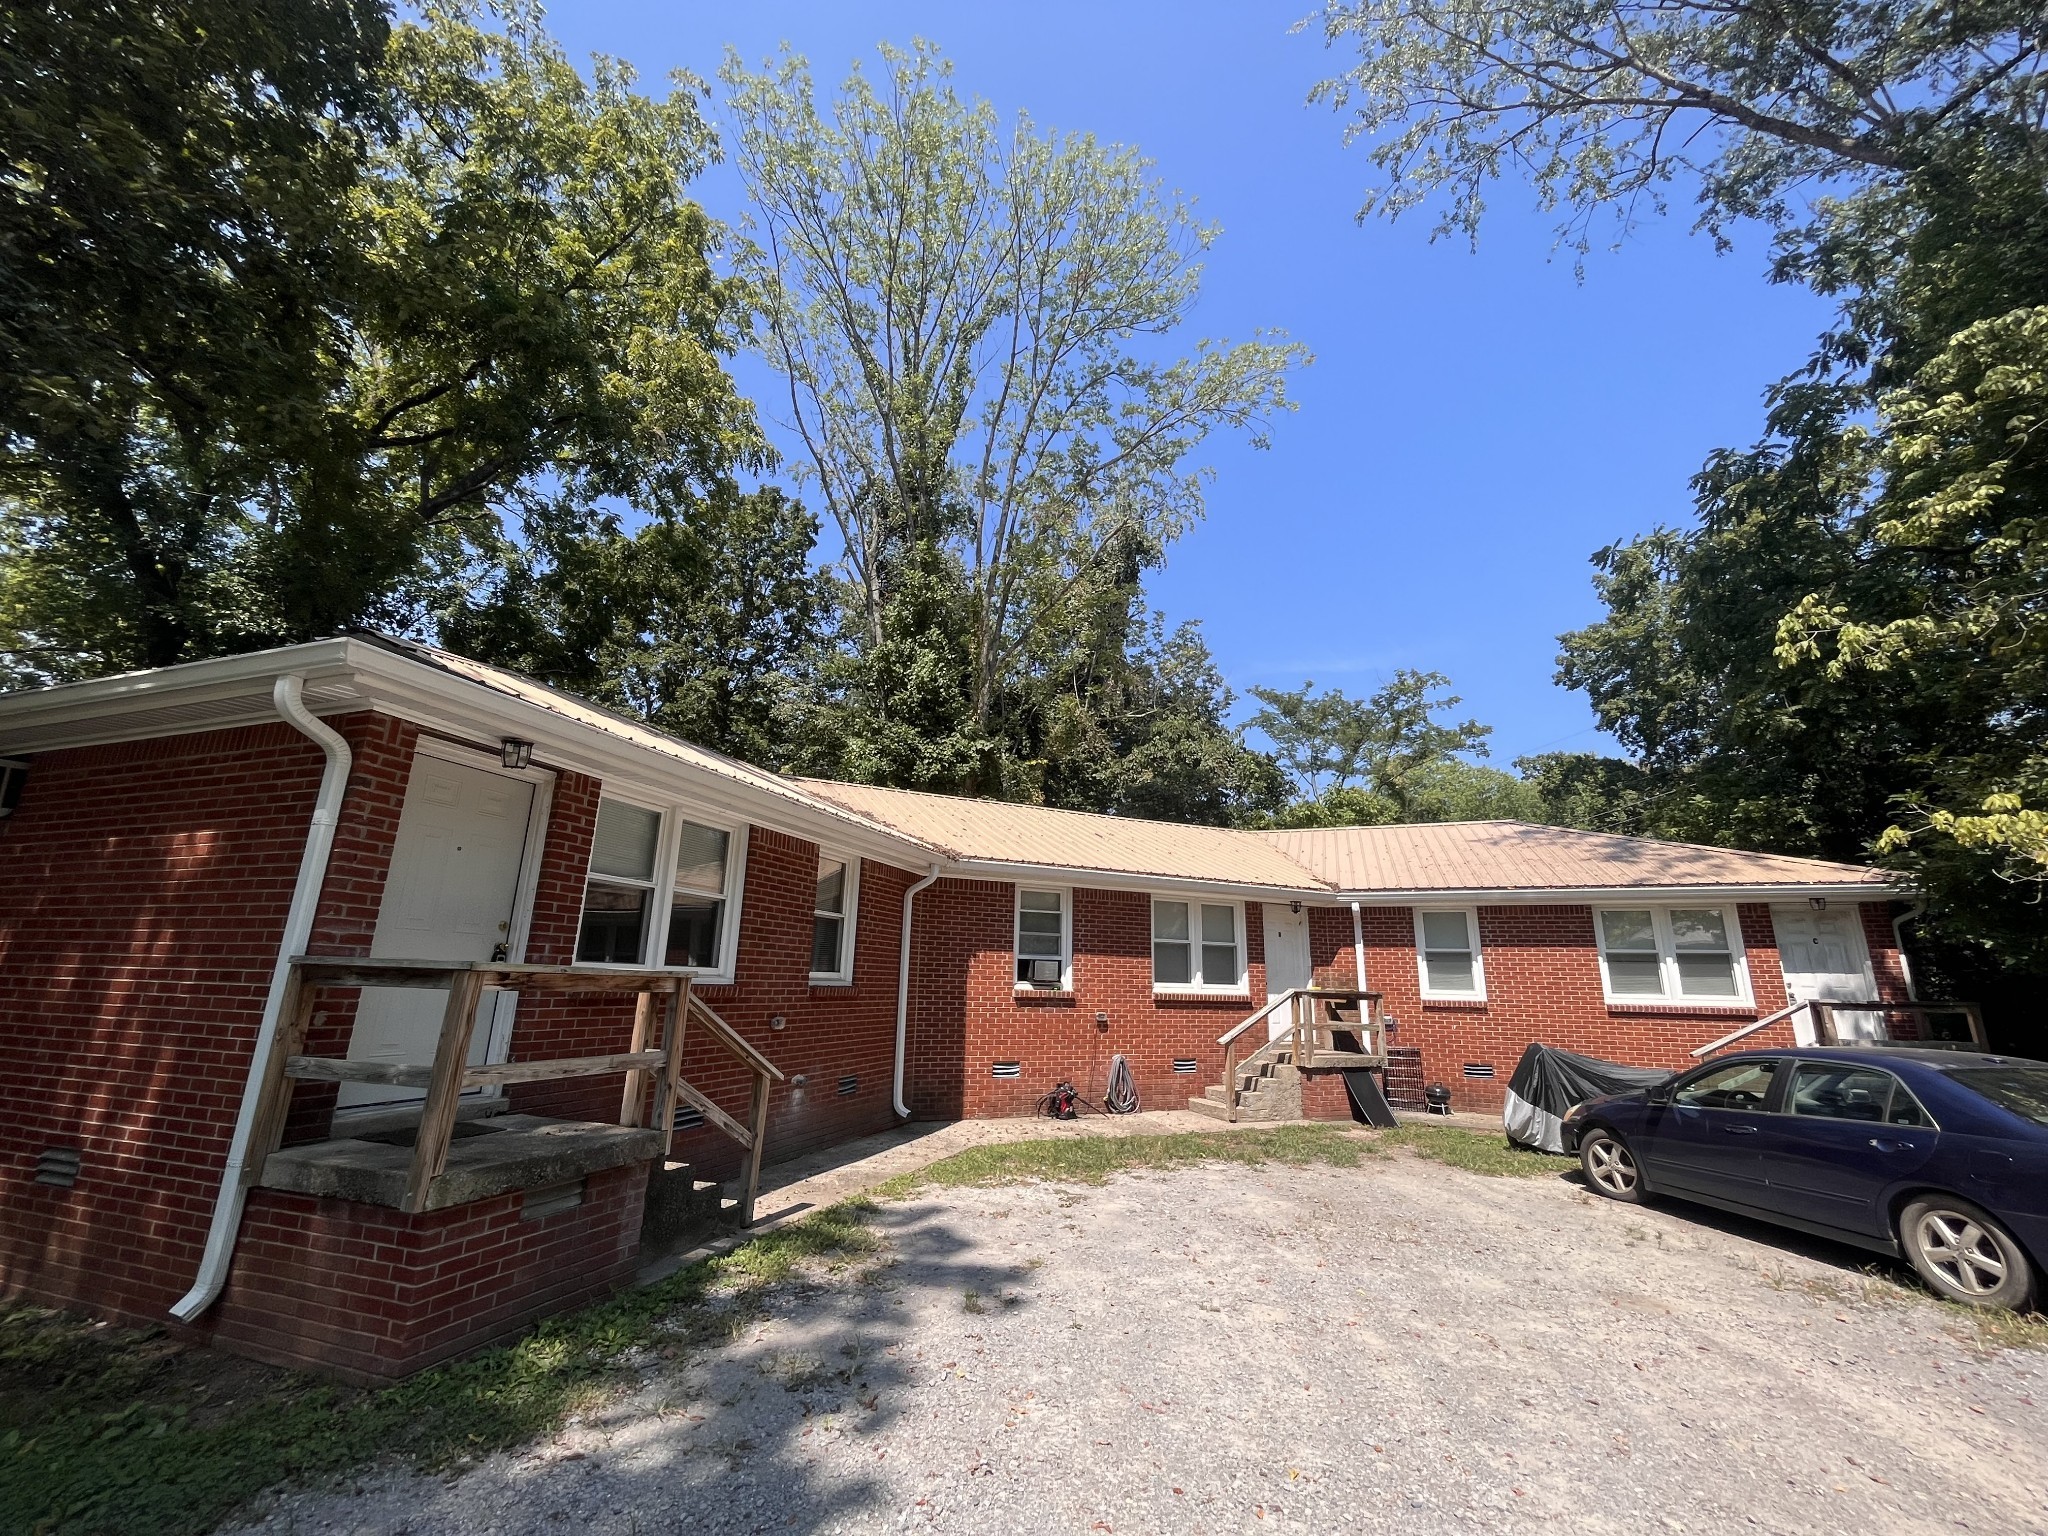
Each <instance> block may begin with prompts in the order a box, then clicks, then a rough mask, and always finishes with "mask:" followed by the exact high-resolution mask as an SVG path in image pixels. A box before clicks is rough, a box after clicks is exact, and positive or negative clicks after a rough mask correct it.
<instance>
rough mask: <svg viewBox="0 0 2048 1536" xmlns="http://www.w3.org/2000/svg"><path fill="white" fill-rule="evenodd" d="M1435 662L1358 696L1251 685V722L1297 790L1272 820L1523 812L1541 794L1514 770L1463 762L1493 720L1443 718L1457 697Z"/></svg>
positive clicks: (1330, 821)
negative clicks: (1443, 720)
mask: <svg viewBox="0 0 2048 1536" xmlns="http://www.w3.org/2000/svg"><path fill="white" fill-rule="evenodd" d="M1450 685H1451V680H1450V679H1449V678H1447V677H1445V676H1444V675H1443V674H1442V673H1440V672H1416V671H1413V670H1410V669H1407V668H1403V669H1402V670H1400V671H1398V672H1396V673H1395V674H1394V677H1393V680H1392V681H1391V682H1389V683H1387V684H1386V685H1385V686H1384V687H1382V688H1380V689H1378V690H1377V691H1376V692H1374V694H1373V695H1372V697H1370V698H1367V699H1354V698H1350V697H1348V696H1347V695H1345V694H1343V693H1341V692H1339V691H1338V690H1337V689H1334V688H1331V689H1327V690H1325V691H1324V692H1322V693H1320V694H1318V693H1316V692H1315V684H1314V683H1313V682H1306V683H1303V684H1302V685H1301V687H1299V688H1292V689H1287V688H1254V689H1252V690H1251V692H1252V697H1254V698H1256V699H1257V700H1258V701H1259V705H1260V708H1259V710H1258V712H1257V713H1256V714H1254V715H1253V716H1252V717H1251V720H1250V721H1249V722H1248V725H1249V727H1250V729H1252V730H1255V731H1258V732H1260V733H1261V734H1263V735H1264V736H1265V737H1266V739H1267V740H1269V741H1271V742H1272V743H1273V747H1274V752H1275V756H1276V757H1277V758H1278V760H1279V763H1280V766H1281V768H1282V770H1283V771H1285V772H1286V774H1287V775H1288V777H1289V778H1290V779H1291V780H1292V781H1293V789H1294V792H1295V799H1294V801H1293V803H1292V804H1290V805H1289V806H1287V807H1286V808H1285V809H1284V810H1282V811H1280V812H1279V813H1278V814H1277V815H1276V816H1275V817H1274V818H1273V819H1272V822H1271V824H1272V825H1274V826H1281V827H1341V826H1373V825H1379V824H1383V823H1387V822H1397V821H1487V820H1495V819H1503V820H1526V819H1529V818H1531V817H1532V816H1534V815H1536V814H1537V813H1538V812H1539V811H1540V810H1541V802H1540V801H1539V800H1538V798H1537V797H1536V796H1534V795H1533V794H1531V793H1530V792H1529V791H1528V788H1527V786H1525V785H1523V784H1522V783H1521V781H1520V780H1518V779H1516V778H1515V777H1514V776H1513V775H1512V774H1507V773H1502V772H1501V771H1500V770H1499V769H1496V768H1487V767H1484V766H1482V765H1480V764H1476V763H1469V762H1465V761H1463V760H1462V759H1461V754H1466V753H1470V754H1474V755H1477V756H1482V757H1483V756H1485V754H1486V738H1487V737H1488V736H1490V735H1491V734H1492V733H1493V727H1491V726H1488V725H1481V724H1480V723H1479V722H1478V721H1477V720H1463V721H1459V722H1457V723H1456V724H1450V725H1446V724H1443V723H1441V722H1439V721H1438V720H1437V719H1436V716H1437V715H1438V714H1439V713H1440V712H1442V711H1444V710H1449V709H1454V708H1456V707H1457V705H1458V703H1459V699H1458V696H1457V695H1456V694H1452V693H1448V692H1447V691H1446V690H1448V689H1449V687H1450Z"/></svg>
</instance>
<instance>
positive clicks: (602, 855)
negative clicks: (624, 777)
mask: <svg viewBox="0 0 2048 1536" xmlns="http://www.w3.org/2000/svg"><path fill="white" fill-rule="evenodd" d="M660 853H661V812H659V811H650V810H648V809H647V808H646V807H645V806H639V805H631V804H629V803H627V802H626V801H624V800H611V799H606V800H603V801H600V802H599V803H598V808H597V837H596V840H595V841H594V842H593V843H592V845H591V849H590V881H589V883H588V884H587V885H586V886H585V887H584V888H583V927H582V931H581V932H580V933H579V934H578V935H577V939H576V958H577V959H578V960H581V961H583V962H585V963H586V964H595V965H639V964H640V963H641V956H642V955H643V954H644V953H645V952H646V949H647V917H648V913H649V912H650V911H651V910H652V908H653V905H654V875H655V864H656V860H657V859H658V858H659V856H660Z"/></svg>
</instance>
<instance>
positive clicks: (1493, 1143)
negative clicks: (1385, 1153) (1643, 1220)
mask: <svg viewBox="0 0 2048 1536" xmlns="http://www.w3.org/2000/svg"><path fill="white" fill-rule="evenodd" d="M1372 1137H1373V1142H1374V1144H1375V1145H1376V1146H1379V1147H1406V1148H1408V1149H1409V1150H1410V1151H1412V1152H1414V1153H1415V1155H1416V1156H1417V1157H1425V1158H1428V1159H1429V1160H1430V1161H1431V1162H1433V1163H1443V1164H1446V1165H1448V1166H1449V1167H1452V1168H1462V1169H1464V1170H1465V1172H1467V1173H1483V1174H1487V1175H1489V1176H1491V1177H1494V1178H1508V1179H1542V1178H1556V1177H1557V1176H1558V1175H1559V1174H1561V1173H1563V1172H1565V1171H1567V1170H1568V1169H1570V1168H1571V1167H1572V1164H1571V1162H1570V1160H1569V1159H1566V1158H1560V1157H1553V1156H1551V1155H1550V1154H1548V1153H1545V1152H1532V1151H1530V1150H1529V1149H1528V1148H1527V1147H1518V1146H1516V1145H1515V1144H1514V1143H1513V1142H1511V1141H1509V1140H1508V1139H1507V1138H1506V1137H1505V1136H1499V1135H1494V1134H1491V1133H1483V1132H1480V1131H1467V1130H1462V1129H1460V1128H1459V1127H1457V1126H1454V1125H1404V1126H1401V1127H1400V1128H1399V1129H1397V1130H1391V1131H1376V1132H1374V1133H1372Z"/></svg>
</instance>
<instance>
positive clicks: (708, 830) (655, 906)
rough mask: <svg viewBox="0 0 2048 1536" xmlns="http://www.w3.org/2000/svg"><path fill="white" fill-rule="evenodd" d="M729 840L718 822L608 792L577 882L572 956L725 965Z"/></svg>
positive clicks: (589, 960)
mask: <svg viewBox="0 0 2048 1536" xmlns="http://www.w3.org/2000/svg"><path fill="white" fill-rule="evenodd" d="M734 840H735V839H734V835H733V834H732V833H731V832H729V831H727V830H726V829H724V828H722V827H711V826H705V825H703V824H702V823H700V822H695V821H691V820H689V819H687V818H686V817H684V816H682V815H680V814H675V813H667V814H665V813H663V812H662V811H659V810H654V809H651V808H650V807H647V806H643V805H635V804H633V803H632V802H631V801H628V800H620V799H616V798H614V797H612V796H609V795H607V796H606V797H604V799H602V800H601V801H599V802H598V808H597V833H596V836H595V838H594V839H593V841H592V844H591V850H590V874H589V878H588V881H587V883H586V884H585V886H584V890H583V921H582V924H581V926H580V928H579V930H578V933H577V936H576V958H577V960H578V961H580V962H581V963H583V964H586V965H670V966H687V967H690V968H693V969H695V970H698V971H705V972H713V973H729V972H730V970H731V967H732V934H731V931H730V920H729V909H730V908H731V907H732V905H733V902H734V892H733V886H734V884H735V882H736V877H737V875H738V869H737V867H736V866H737V862H738V861H737V860H736V858H735V856H734V848H733V844H734ZM664 905H666V908H667V910H666V913H665V914H664V912H663V907H664Z"/></svg>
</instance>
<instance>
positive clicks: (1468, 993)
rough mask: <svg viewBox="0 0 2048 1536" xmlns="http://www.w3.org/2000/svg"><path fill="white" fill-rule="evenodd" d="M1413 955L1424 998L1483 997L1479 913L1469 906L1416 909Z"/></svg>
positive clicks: (1476, 1000) (1482, 998)
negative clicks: (1433, 909)
mask: <svg viewBox="0 0 2048 1536" xmlns="http://www.w3.org/2000/svg"><path fill="white" fill-rule="evenodd" d="M1415 957H1416V965H1417V967H1418V968H1419V970H1420V971H1421V975H1422V995H1423V996H1424V997H1429V998H1438V999H1448V1000H1458V999H1464V1000H1468V1001H1474V1002H1483V1001H1484V1000H1485V998H1486V961H1485V960H1484V958H1483V957H1482V956H1481V955H1480V953H1479V914H1478V913H1477V912H1476V911H1474V910H1473V909H1472V908H1470V907H1465V908H1457V909H1451V910H1446V911H1436V912H1427V911H1418V912H1417V913H1416V914H1415Z"/></svg>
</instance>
